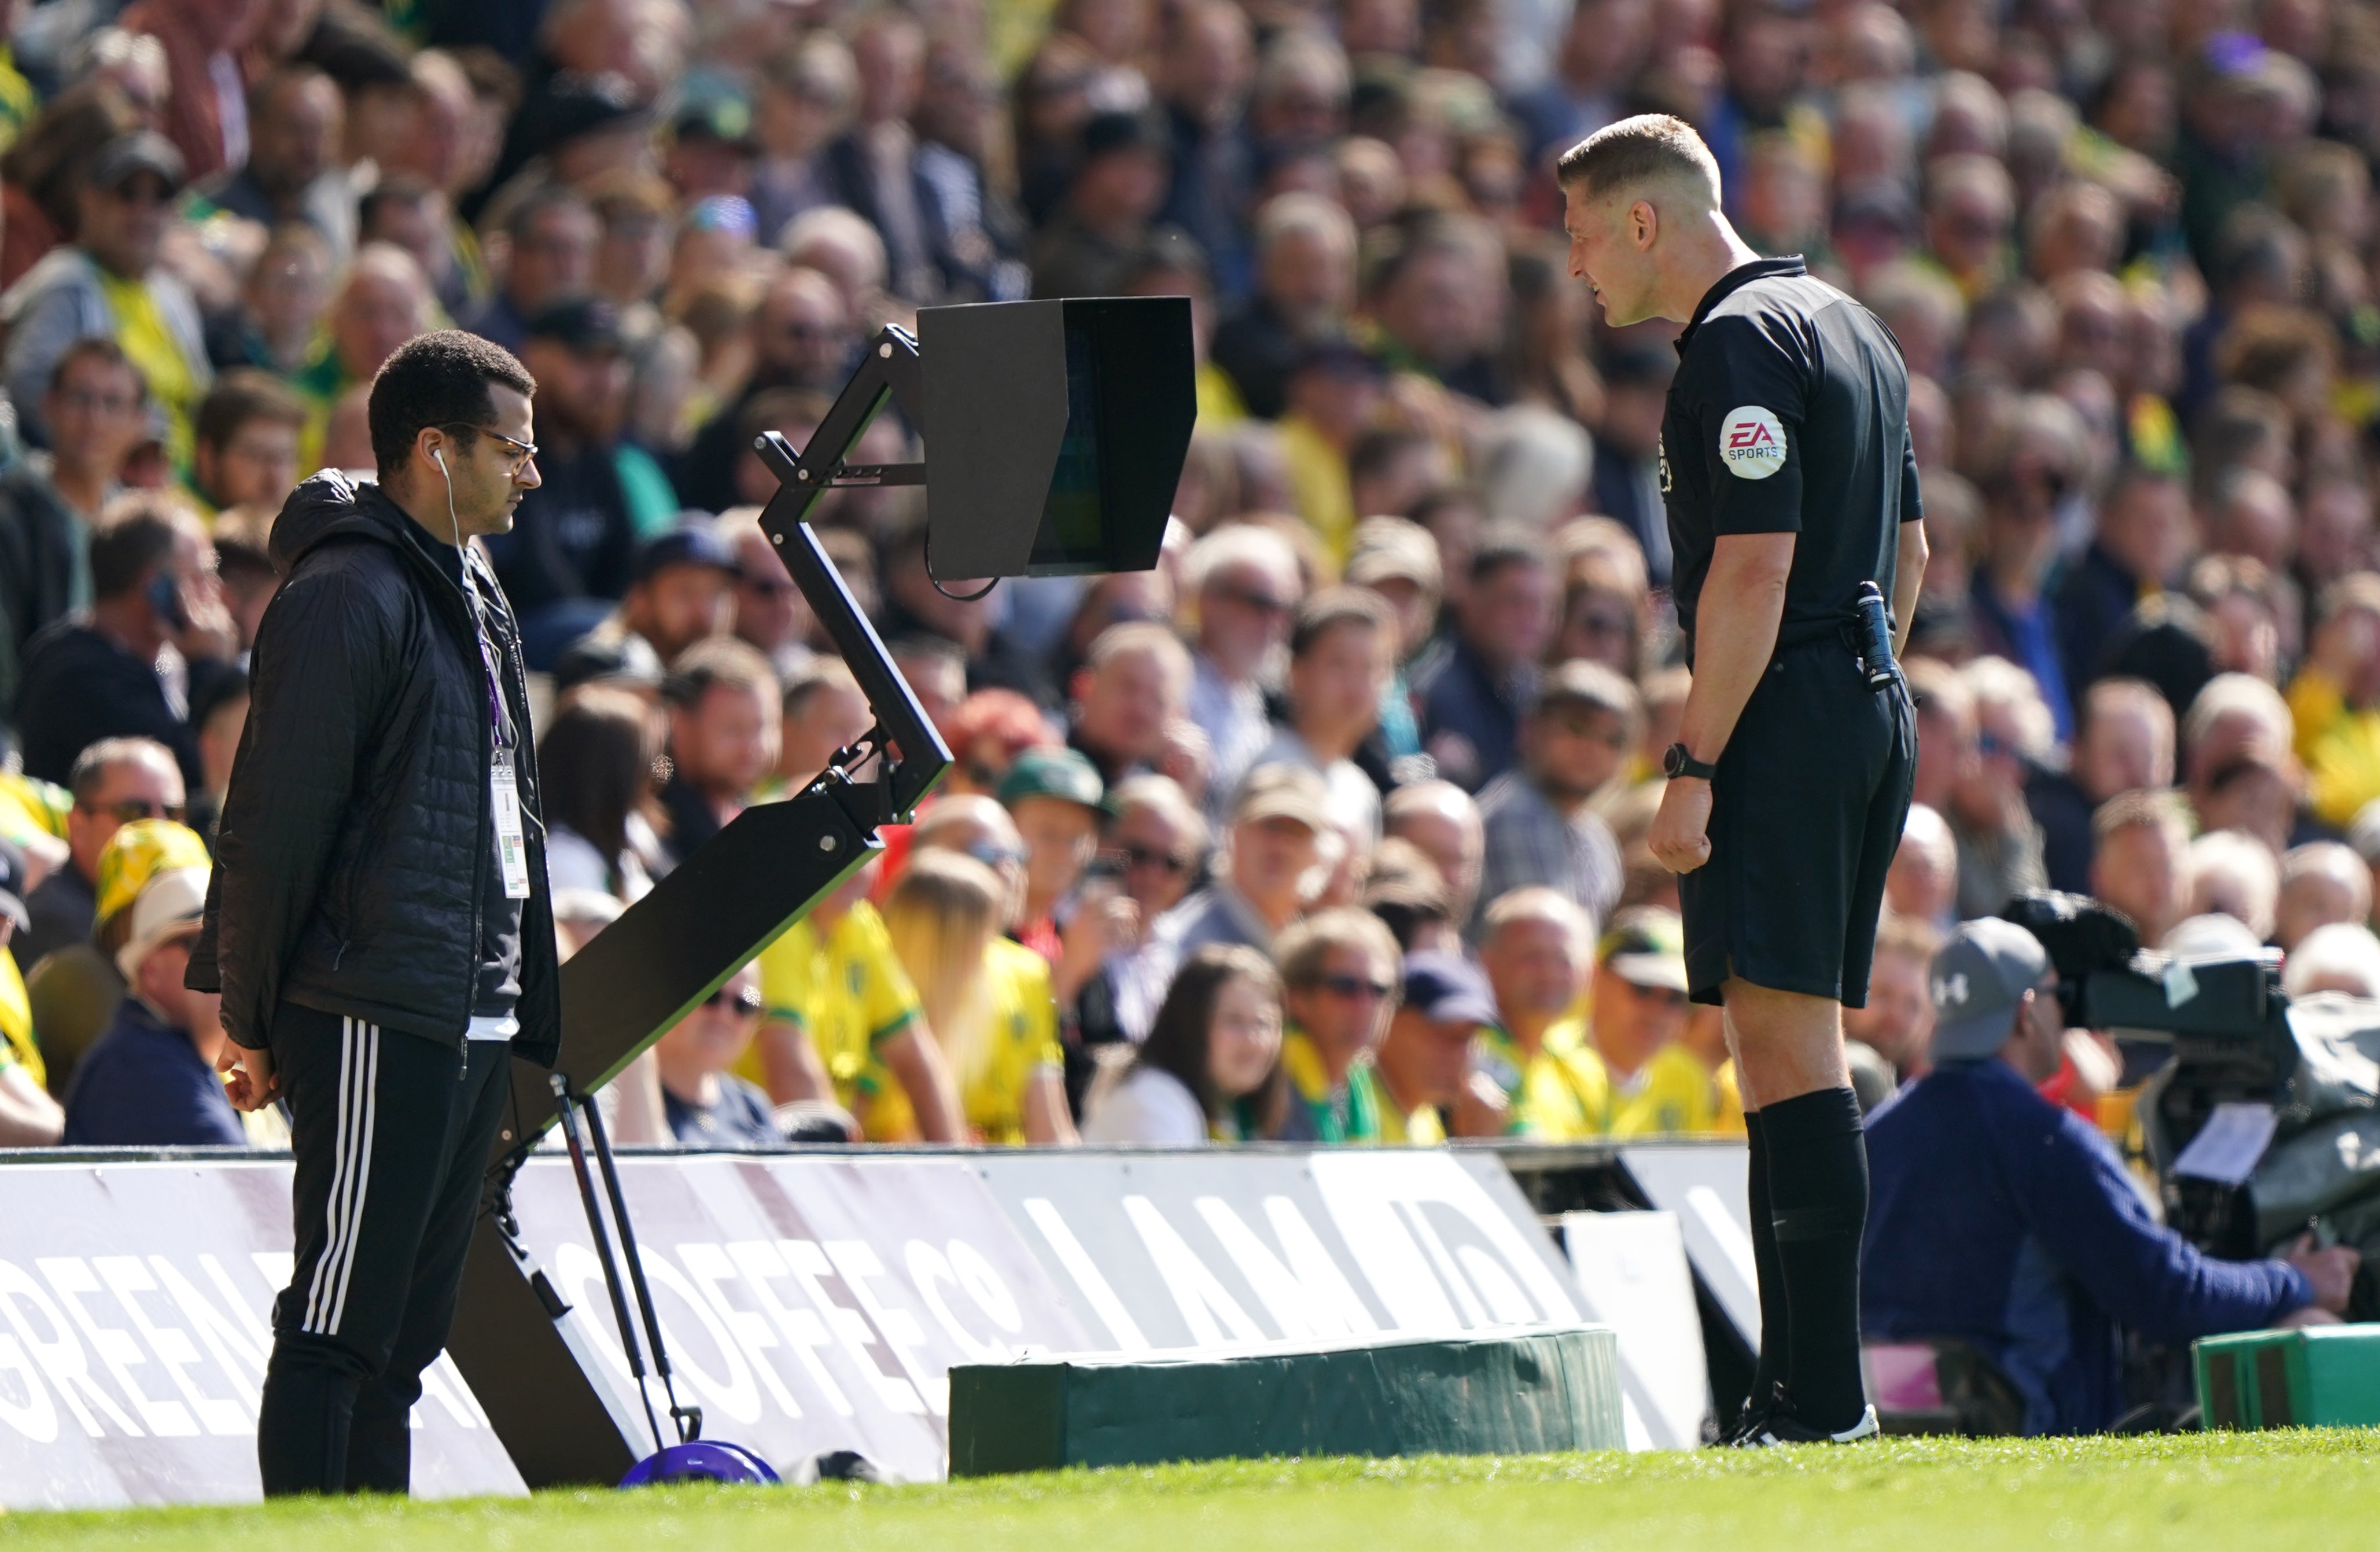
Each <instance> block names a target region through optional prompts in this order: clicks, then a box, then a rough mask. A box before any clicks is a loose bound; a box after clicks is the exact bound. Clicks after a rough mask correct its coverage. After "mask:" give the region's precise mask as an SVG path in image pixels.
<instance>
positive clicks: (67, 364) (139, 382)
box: [49, 334, 149, 405]
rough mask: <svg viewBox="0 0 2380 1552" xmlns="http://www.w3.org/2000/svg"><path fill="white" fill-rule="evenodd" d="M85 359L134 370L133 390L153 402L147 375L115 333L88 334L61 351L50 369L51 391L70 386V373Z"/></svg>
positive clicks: (130, 371) (145, 399) (144, 400)
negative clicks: (150, 398)
mask: <svg viewBox="0 0 2380 1552" xmlns="http://www.w3.org/2000/svg"><path fill="white" fill-rule="evenodd" d="M84 361H101V362H103V363H105V364H106V365H108V366H113V367H120V368H121V369H123V370H124V371H126V372H128V373H132V391H133V392H134V393H135V394H136V395H138V396H139V397H140V402H141V403H142V404H144V405H145V404H147V403H148V402H149V379H148V377H147V375H146V374H145V373H142V372H141V370H140V364H139V363H138V362H136V361H133V359H132V358H131V357H130V356H128V355H126V354H125V353H124V347H123V346H121V345H118V344H117V343H115V338H114V337H113V336H109V335H103V334H87V335H84V336H82V337H81V338H80V339H78V340H76V341H74V342H73V343H72V344H70V345H68V346H67V348H65V349H64V350H62V351H60V352H58V359H57V361H56V362H55V364H54V365H52V366H51V368H50V383H49V389H50V392H52V393H54V394H55V393H60V392H63V391H64V390H65V388H66V385H67V373H69V372H71V371H73V370H74V369H75V368H76V367H77V366H79V365H80V364H81V363H82V362H84Z"/></svg>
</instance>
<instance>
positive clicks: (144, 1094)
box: [61, 837, 248, 1148]
mask: <svg viewBox="0 0 2380 1552" xmlns="http://www.w3.org/2000/svg"><path fill="white" fill-rule="evenodd" d="M189 843H190V845H192V846H194V847H195V846H196V845H198V840H197V837H189ZM207 875H208V870H207V869H205V868H175V869H171V870H169V871H167V872H164V873H160V874H157V875H156V876H155V877H153V878H152V879H150V880H149V881H148V883H146V884H144V885H142V886H141V887H140V894H139V895H137V896H135V897H134V898H133V900H132V903H131V904H130V905H128V906H127V907H125V910H128V911H129V912H130V913H131V921H130V931H129V932H128V935H127V936H126V940H125V943H124V945H123V947H120V948H118V949H117V950H116V955H115V963H116V967H117V968H118V969H119V970H121V971H122V972H124V984H125V987H126V993H127V995H126V996H125V998H124V1000H123V1001H122V1002H121V1003H119V1004H117V1006H116V1010H115V1022H114V1023H113V1024H111V1025H109V1026H108V1029H107V1032H106V1033H104V1034H103V1035H101V1036H100V1037H99V1040H98V1043H97V1044H95V1045H92V1046H91V1050H90V1051H89V1052H87V1053H86V1054H85V1055H84V1057H83V1058H82V1060H80V1061H79V1062H77V1063H76V1064H75V1070H74V1080H73V1082H72V1083H71V1084H70V1085H69V1086H68V1087H67V1121H66V1135H65V1137H64V1138H63V1139H61V1141H62V1142H63V1143H65V1144H66V1145H67V1147H70V1148H72V1147H166V1146H173V1145H176V1144H179V1145H190V1144H200V1145H205V1144H214V1145H219V1146H224V1147H239V1146H243V1145H245V1144H246V1143H247V1142H248V1134H247V1132H246V1131H245V1130H243V1129H242V1128H241V1126H240V1121H239V1113H238V1112H237V1111H236V1110H234V1109H233V1108H232V1105H231V1100H230V1099H229V1098H228V1097H227V1096H226V1095H225V1093H224V1085H223V1080H222V1079H221V1078H219V1077H217V1076H216V1075H215V1056H216V1053H217V1052H219V1051H220V1050H221V1049H222V1047H223V1041H224V1034H223V1025H222V1023H221V1022H220V1021H219V1020H218V1018H217V1014H216V1004H217V1002H218V1001H219V1000H220V999H218V998H217V996H215V994H213V993H212V992H194V991H191V990H190V989H188V987H186V986H184V985H183V984H182V976H183V974H184V972H186V971H188V968H189V963H190V943H191V941H192V940H193V939H195V938H196V937H197V936H198V935H199V921H200V912H201V910H204V908H205V906H206V901H207Z"/></svg>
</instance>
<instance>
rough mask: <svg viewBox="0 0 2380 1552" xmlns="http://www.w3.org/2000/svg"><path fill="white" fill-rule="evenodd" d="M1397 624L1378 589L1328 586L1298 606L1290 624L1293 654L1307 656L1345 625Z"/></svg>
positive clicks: (1389, 626) (1384, 627) (1380, 628)
mask: <svg viewBox="0 0 2380 1552" xmlns="http://www.w3.org/2000/svg"><path fill="white" fill-rule="evenodd" d="M1396 624H1397V621H1396V616H1394V615H1392V614H1390V612H1389V606H1388V605H1387V604H1386V603H1384V602H1382V600H1381V598H1380V595H1379V594H1378V593H1373V592H1371V591H1369V590H1367V589H1365V588H1360V587H1326V588H1324V589H1323V590H1322V591H1321V592H1319V593H1315V594H1314V595H1313V596H1312V597H1310V598H1308V599H1306V600H1305V602H1304V603H1302V604H1300V605H1298V606H1297V619H1296V622H1295V623H1294V624H1293V625H1292V626H1291V627H1290V628H1289V655H1290V656H1292V657H1304V656H1305V654H1307V653H1308V652H1309V651H1311V650H1312V649H1313V647H1314V644H1315V643H1316V642H1319V641H1321V640H1322V638H1323V637H1324V636H1326V635H1328V634H1329V633H1330V631H1332V630H1334V629H1337V628H1338V627H1340V626H1342V625H1361V626H1366V627H1368V628H1370V629H1373V630H1378V631H1388V632H1391V633H1393V632H1394V631H1395V629H1396Z"/></svg>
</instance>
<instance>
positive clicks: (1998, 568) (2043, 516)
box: [1969, 394, 2088, 743]
mask: <svg viewBox="0 0 2380 1552" xmlns="http://www.w3.org/2000/svg"><path fill="white" fill-rule="evenodd" d="M2087 446H2088V444H2087V436H2086V433H2085V431H2084V429H2083V422H2082V419H2081V417H2080V416H2078V415H2077V414H2076V413H2075V412H2074V410H2073V409H2072V408H2071V407H2070V406H2069V405H2068V404H2066V402H2065V401H2064V400H2062V399H2059V398H2057V397H2053V396H2050V395H2047V394H2034V395H2029V396H2027V397H2025V398H2024V399H2023V401H2022V404H2021V405H2020V406H2019V408H2018V409H2017V414H2016V425H2015V429H2014V432H2013V435H2012V438H2011V442H2010V449H2009V453H2008V458H2007V462H2006V465H2005V467H2003V468H2002V469H2001V470H2000V471H1999V472H1998V474H1996V475H1995V476H1994V477H1993V478H1992V479H1990V480H1989V481H1987V482H1986V483H1985V490H1984V548H1983V557H1982V559H1981V561H1980V562H1979V563H1978V564H1977V566H1976V567H1975V573H1974V580H1973V585H1972V586H1971V587H1970V589H1969V599H1970V601H1971V604H1972V606H1973V615H1974V625H1975V642H1976V645H1977V646H1978V647H1980V648H1981V649H1982V650H1983V651H1984V652H1986V653H1989V654H1993V655H1994V656H1998V657H2005V658H2007V659H2008V660H2009V661H2010V662H2012V663H2014V664H2016V665H2017V666H2020V667H2022V668H2023V669H2025V670H2026V671H2027V672H2029V673H2030V674H2032V675H2033V677H2034V680H2035V681H2036V682H2037V683H2038V684H2039V685H2040V690H2041V699H2042V702H2043V703H2044V704H2046V706H2047V707H2048V708H2049V714H2050V715H2051V717H2052V718H2053V719H2054V732H2055V734H2056V737H2057V739H2058V741H2059V742H2060V743H2063V742H2065V741H2067V740H2068V739H2071V738H2072V737H2073V736H2074V710H2073V702H2072V699H2071V697H2070V694H2069V686H2068V684H2067V678H2066V665H2065V662H2064V660H2063V658H2062V657H2061V655H2060V653H2059V646H2060V642H2061V641H2062V640H2063V638H2064V632H2062V631H2061V629H2060V619H2059V617H2058V602H2057V600H2056V599H2055V598H2052V597H2050V596H2048V595H2047V594H2046V593H2045V588H2046V585H2047V582H2048V580H2049V573H2050V571H2051V569H2052V568H2053V567H2055V566H2056V564H2057V562H2058V550H2059V545H2060V543H2061V540H2062V539H2063V537H2064V531H2065V530H2066V529H2067V528H2068V527H2069V526H2070V525H2069V523H2068V520H2067V519H2068V516H2069V514H2068V510H2067V508H2068V505H2069V503H2070V501H2072V500H2075V499H2078V498H2080V497H2081V496H2082V495H2083V494H2084V484H2085V481H2084V476H2083V462H2084V460H2085V458H2087V456H2088V454H2087V450H2086V449H2087Z"/></svg>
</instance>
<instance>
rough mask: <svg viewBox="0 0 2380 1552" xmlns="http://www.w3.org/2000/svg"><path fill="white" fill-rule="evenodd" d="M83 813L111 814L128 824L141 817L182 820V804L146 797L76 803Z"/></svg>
mask: <svg viewBox="0 0 2380 1552" xmlns="http://www.w3.org/2000/svg"><path fill="white" fill-rule="evenodd" d="M75 807H77V808H79V809H80V810H82V811H83V813H95V814H102V815H107V816H112V817H113V818H115V821H116V822H117V823H118V824H123V825H130V824H133V823H135V822H136V821H139V820H142V819H170V820H172V821H174V823H176V825H178V824H180V823H181V822H182V805H181V804H179V803H160V802H154V801H152V800H149V799H147V798H127V799H125V800H123V801H122V802H120V803H77V804H76V805H75Z"/></svg>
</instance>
